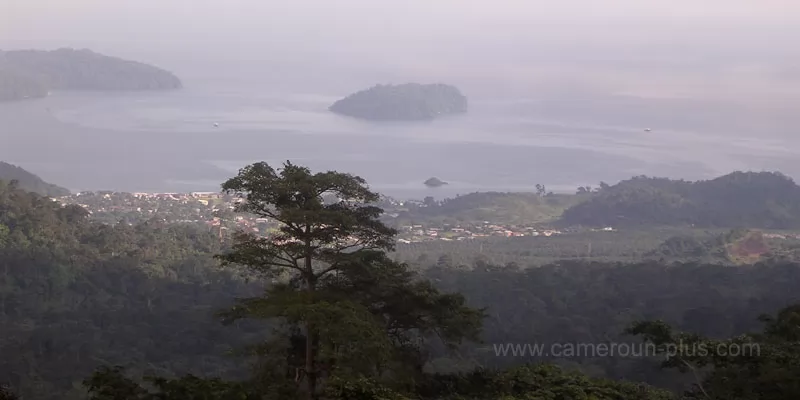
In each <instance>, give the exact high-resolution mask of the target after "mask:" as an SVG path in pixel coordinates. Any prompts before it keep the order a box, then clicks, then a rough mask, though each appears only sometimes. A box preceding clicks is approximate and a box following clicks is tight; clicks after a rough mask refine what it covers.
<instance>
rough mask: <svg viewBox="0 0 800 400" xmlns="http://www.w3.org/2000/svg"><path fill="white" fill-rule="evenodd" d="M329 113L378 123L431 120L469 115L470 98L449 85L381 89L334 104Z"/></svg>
mask: <svg viewBox="0 0 800 400" xmlns="http://www.w3.org/2000/svg"><path fill="white" fill-rule="evenodd" d="M329 110H330V111H332V112H334V113H337V114H342V115H347V116H350V117H355V118H360V119H366V120H375V121H391V120H397V121H414V120H430V119H433V118H436V117H440V116H444V115H448V114H460V113H465V112H466V111H467V98H466V97H465V96H464V95H463V94H461V92H460V91H459V90H458V89H457V88H456V87H454V86H450V85H445V84H428V85H422V84H418V83H406V84H402V85H377V86H373V87H371V88H369V89H366V90H362V91H359V92H356V93H353V94H351V95H349V96H347V97H345V98H343V99H341V100H339V101H337V102H335V103H333V105H331V106H330V107H329Z"/></svg>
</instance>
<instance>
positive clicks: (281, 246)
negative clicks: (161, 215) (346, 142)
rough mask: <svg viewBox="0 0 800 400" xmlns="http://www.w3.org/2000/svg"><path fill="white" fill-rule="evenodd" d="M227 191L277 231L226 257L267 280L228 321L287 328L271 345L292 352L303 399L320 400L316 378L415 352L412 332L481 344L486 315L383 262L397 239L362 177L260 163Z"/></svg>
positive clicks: (245, 240) (243, 239)
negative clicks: (476, 340) (259, 320)
mask: <svg viewBox="0 0 800 400" xmlns="http://www.w3.org/2000/svg"><path fill="white" fill-rule="evenodd" d="M222 188H223V190H224V191H226V192H227V193H228V194H231V195H234V196H237V197H239V198H241V199H243V200H244V201H242V202H241V203H240V204H239V206H238V209H237V211H240V212H248V213H253V214H256V215H259V216H261V217H266V218H270V219H272V220H275V221H277V222H279V223H280V225H281V226H280V229H279V232H278V233H277V234H275V235H273V236H270V237H258V236H255V235H252V234H239V235H237V237H236V238H235V244H234V246H233V249H232V251H231V252H229V253H228V254H225V255H222V256H221V257H220V258H221V259H222V260H223V261H224V264H227V265H241V266H245V267H247V268H248V270H249V271H250V272H252V273H255V274H258V275H260V276H262V277H264V278H267V279H268V281H269V282H270V284H269V285H268V288H267V290H266V292H265V293H264V295H263V296H261V297H258V298H249V299H243V300H241V301H239V304H238V305H237V306H236V307H234V308H233V309H232V310H230V311H229V312H227V313H224V315H225V317H227V318H228V320H235V319H237V318H252V317H256V318H270V319H272V318H277V319H278V320H280V321H281V322H283V323H284V326H285V327H286V329H284V330H283V331H282V332H281V334H279V335H275V336H273V339H277V340H283V343H284V344H285V345H287V346H288V349H287V350H286V351H287V352H288V353H287V355H286V367H287V368H292V367H294V369H295V371H294V374H292V373H291V372H290V373H289V374H288V375H289V376H290V377H292V375H293V378H294V381H295V383H296V385H297V389H298V390H300V391H302V392H304V393H305V397H306V398H308V399H316V398H318V397H319V395H320V393H321V389H322V385H321V381H320V380H321V379H325V378H326V377H330V376H332V375H335V372H341V373H353V374H358V375H361V376H363V375H366V374H371V375H374V376H380V375H381V374H385V372H386V371H385V370H384V369H383V368H382V367H385V366H387V365H388V364H389V362H390V360H391V359H396V358H398V357H401V356H403V355H408V354H409V352H405V351H402V350H409V351H410V350H412V349H413V350H416V351H417V353H416V354H419V351H420V346H419V343H410V342H412V339H411V338H412V336H413V335H412V334H411V332H413V333H414V334H417V335H419V336H420V337H423V336H424V335H426V334H430V333H434V332H435V333H437V334H441V337H442V338H443V339H444V340H445V341H447V342H448V343H450V344H453V343H457V342H459V341H460V340H461V339H462V338H464V337H467V338H471V339H472V338H477V334H478V331H479V327H480V321H481V318H482V315H483V314H482V312H481V311H480V310H472V309H469V308H468V307H466V306H465V305H464V299H463V297H461V296H448V295H443V294H440V293H438V291H436V290H435V289H433V288H432V286H430V285H426V284H424V283H421V282H418V281H416V280H415V279H414V274H413V273H410V271H408V267H407V266H406V265H404V264H397V263H394V262H393V261H391V260H390V259H389V258H388V257H386V254H385V252H387V251H391V250H393V248H394V236H395V235H396V234H397V232H396V231H395V230H394V229H392V228H389V227H387V226H386V225H384V224H383V223H382V222H380V221H379V220H378V217H379V216H380V215H381V213H382V212H383V210H381V209H380V208H378V207H375V206H374V205H371V204H372V203H375V202H377V201H378V200H379V195H378V194H377V193H374V192H372V191H370V190H369V189H368V187H367V185H366V182H365V181H364V179H362V178H360V177H358V176H354V175H350V174H345V173H339V172H334V171H328V172H320V173H315V174H314V173H311V171H310V170H309V169H308V168H305V167H300V166H296V165H293V164H291V163H290V162H287V163H285V164H284V165H283V168H281V169H280V170H275V169H273V168H272V167H270V166H269V165H268V164H266V163H263V162H262V163H256V164H253V165H250V166H247V167H245V168H243V169H242V170H241V171H240V172H239V174H238V176H236V177H234V178H232V179H230V180H228V181H227V182H225V183H224V184H223V186H222ZM325 198H335V199H336V200H335V201H326V200H325ZM375 288H381V289H382V290H381V291H379V292H375V291H374V289H375ZM287 342H288V343H287ZM275 344H276V343H275V342H274V341H271V342H269V343H268V345H267V349H266V350H273V349H272V348H273V347H274V345H275ZM415 345H416V347H415ZM398 349H402V350H398ZM298 353H302V354H298ZM298 356H302V360H303V361H302V363H296V360H297V359H298V358H300V357H298Z"/></svg>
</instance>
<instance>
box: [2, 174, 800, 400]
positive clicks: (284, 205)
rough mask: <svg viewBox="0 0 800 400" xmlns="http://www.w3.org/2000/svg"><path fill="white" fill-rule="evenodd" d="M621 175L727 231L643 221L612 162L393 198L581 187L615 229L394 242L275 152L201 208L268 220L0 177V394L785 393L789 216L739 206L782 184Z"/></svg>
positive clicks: (542, 206) (134, 398) (366, 195)
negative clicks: (40, 187) (592, 181)
mask: <svg viewBox="0 0 800 400" xmlns="http://www.w3.org/2000/svg"><path fill="white" fill-rule="evenodd" d="M0 179H2V176H0ZM634 180H636V181H637V185H642V186H641V190H642V191H648V190H649V191H652V190H654V189H652V187H654V186H658V187H661V188H674V187H678V188H681V189H680V190H667V191H666V192H667V193H677V194H680V195H681V196H682V197H683V198H685V199H691V201H693V202H694V203H695V204H705V202H706V201H709V202H710V201H713V200H714V199H721V198H723V196H724V195H731V194H736V195H737V196H742V198H741V199H739V200H737V201H736V202H734V203H732V204H730V205H729V207H731V209H730V210H729V209H727V208H725V207H728V204H729V203H718V204H717V206H718V207H720V208H721V209H722V210H724V211H723V212H721V213H720V214H715V215H714V217H713V218H709V219H708V220H706V222H707V223H711V222H714V224H715V225H725V226H729V227H731V226H744V227H745V228H747V229H727V228H726V229H724V230H722V231H716V230H713V229H710V228H708V229H700V230H696V229H690V227H689V226H686V225H685V223H686V221H685V220H684V219H682V218H683V217H682V216H683V215H684V214H681V213H675V214H674V216H676V217H678V219H679V222H677V223H672V224H670V223H669V221H662V220H655V223H653V224H650V225H648V224H647V223H645V222H644V221H647V220H648V219H649V220H652V219H653V218H654V217H652V216H649V214H648V212H652V213H656V212H659V211H660V209H658V208H655V209H651V203H650V202H649V201H650V200H648V199H650V198H648V197H642V199H644V200H645V201H644V202H643V203H641V204H639V203H636V202H635V201H632V200H630V199H629V198H628V197H625V196H621V195H620V196H612V194H613V193H618V192H615V191H619V190H622V189H621V187H623V186H626V185H630V183H626V182H627V181H626V182H623V183H620V184H619V185H621V186H618V185H613V186H610V185H605V184H602V185H601V187H600V188H598V189H596V190H595V189H591V188H580V189H578V191H577V193H575V194H570V195H557V194H551V193H548V192H547V191H546V189H544V187H537V191H536V192H535V193H534V192H532V193H526V194H519V193H517V194H509V193H476V194H471V195H465V196H459V197H457V198H455V199H449V200H448V201H442V202H435V201H432V200H431V201H426V202H423V203H422V205H420V206H418V207H417V206H413V207H409V208H408V209H407V210H406V211H404V212H406V213H408V214H409V216H408V217H409V218H417V217H419V218H436V217H445V218H454V219H460V220H462V223H467V222H468V220H469V219H471V218H489V217H491V216H492V215H493V214H492V213H496V212H498V211H497V210H495V209H497V208H500V207H509V210H507V211H505V213H506V214H508V217H509V218H511V215H512V214H513V215H514V218H519V215H522V216H523V217H524V218H530V219H534V218H543V219H547V220H551V221H558V220H559V219H561V218H562V217H561V213H562V212H563V211H564V210H567V211H568V210H570V209H578V210H581V208H579V207H587V206H588V205H590V204H592V203H593V202H595V201H600V200H602V201H603V202H604V203H600V204H608V206H607V207H608V208H609V209H614V208H613V207H614V206H613V205H615V204H620V205H619V206H616V207H618V208H617V209H616V210H621V211H623V212H625V214H624V215H627V216H630V217H631V218H633V217H634V216H635V217H636V218H637V219H639V221H640V222H638V223H637V224H635V225H633V224H632V225H630V228H625V227H623V226H620V230H618V231H616V230H615V231H609V232H605V231H603V232H595V231H587V232H585V233H582V234H575V235H563V236H554V237H520V238H487V239H486V240H478V239H475V240H470V241H462V242H452V243H448V242H437V243H432V244H428V243H422V244H415V245H409V246H395V245H394V239H395V238H396V235H397V234H398V232H397V231H396V230H395V229H394V228H393V227H391V226H389V225H387V224H385V223H384V222H382V221H381V220H380V217H381V216H382V210H381V208H379V207H377V206H376V204H378V203H379V202H381V198H380V196H379V195H378V194H377V193H374V192H371V191H370V190H369V189H368V187H367V186H366V182H365V181H364V180H363V179H361V178H359V177H356V176H353V175H350V174H346V173H340V172H320V173H314V172H312V171H310V170H309V169H307V168H304V167H301V166H297V165H292V164H289V163H287V164H285V165H283V166H282V167H281V168H273V167H271V166H269V165H267V164H266V163H257V164H253V165H249V166H246V167H245V168H243V169H242V170H241V171H240V172H239V174H238V175H236V176H234V177H232V178H231V179H229V180H227V181H226V182H224V183H223V187H222V188H223V190H224V193H225V196H230V197H233V198H235V199H237V200H238V201H234V204H236V206H235V210H233V211H230V212H229V211H227V209H225V210H220V211H224V213H220V214H219V218H217V220H218V221H220V220H225V219H230V220H231V221H238V220H239V218H238V216H241V215H251V214H254V215H257V216H258V217H260V218H261V219H264V220H269V221H271V222H273V223H279V224H280V226H281V228H280V229H279V230H276V231H273V232H272V233H268V234H265V235H259V234H255V233H253V231H252V230H250V231H240V232H238V234H234V233H235V232H229V233H228V234H226V233H225V231H224V230H223V229H222V226H220V225H216V226H214V225H210V226H204V225H199V224H191V223H167V220H166V219H165V218H162V217H161V216H160V215H158V214H157V211H156V212H153V213H152V217H151V218H149V219H144V220H141V221H134V220H128V221H130V222H125V223H116V224H113V223H109V224H105V223H100V222H97V221H95V220H94V219H92V216H91V215H90V214H89V210H87V209H86V208H85V207H84V206H82V205H77V204H71V205H62V204H59V203H58V202H54V201H52V199H50V198H46V197H42V196H40V195H37V194H35V193H31V192H30V191H28V190H25V189H23V188H21V187H20V186H19V185H18V184H17V185H9V184H7V183H5V182H0V260H2V264H0V354H2V357H0V399H3V400H10V399H25V400H39V399H42V400H50V399H52V400H56V399H59V400H61V399H64V400H84V399H91V400H111V399H114V400H156V399H159V400H184V399H192V398H197V399H199V398H202V399H208V400H228V399H233V398H235V399H245V400H263V399H320V400H352V399H359V400H494V399H508V400H523V399H554V400H573V399H592V400H678V399H711V400H785V399H796V398H800V388H799V387H798V386H797V384H796V380H797V376H798V375H800V363H798V362H797V360H798V359H800V347H798V343H799V341H798V338H800V324H798V321H800V305H798V303H800V294H798V292H797V289H796V288H797V287H798V285H800V239H798V238H799V237H800V236H797V234H796V233H794V234H790V233H789V232H784V233H782V234H777V233H774V234H773V233H769V234H768V233H766V232H760V231H759V230H757V229H755V230H754V229H750V228H753V227H751V226H747V224H748V223H751V222H754V221H757V220H758V216H759V215H763V214H764V210H765V209H771V208H770V207H772V206H773V205H774V204H777V203H780V202H782V201H789V200H792V199H794V197H793V196H794V189H792V187H793V186H792V185H793V183H792V182H791V180H789V179H788V178H785V177H783V176H782V175H779V174H760V173H756V174H750V173H741V172H739V173H733V174H730V175H727V176H725V177H721V178H718V179H715V180H710V181H701V182H694V183H681V181H672V180H661V179H654V178H636V179H634ZM714 182H716V183H714ZM723 183H724V184H723ZM687 185H688V186H687ZM694 185H697V186H694ZM537 186H538V185H537ZM637 187H638V186H637ZM689 187H691V188H692V189H686V188H689ZM637 190H638V189H637ZM323 192H328V193H330V194H333V195H335V197H336V198H337V199H340V200H339V201H333V202H326V201H323V199H322V196H321V195H320V194H321V193H323ZM96 197H97V198H104V199H106V200H107V201H108V203H107V204H106V203H103V204H101V205H98V207H100V208H105V209H107V210H106V211H108V212H111V211H113V210H116V209H119V208H120V207H122V206H123V205H124V203H125V202H127V201H131V200H130V199H127V198H126V197H114V196H112V195H111V194H108V193H106V194H101V195H100V196H96ZM184 201H187V202H188V200H184V199H178V200H176V203H178V204H183V203H184ZM84 205H87V204H84ZM622 205H624V207H623V206H622ZM745 206H749V207H745ZM135 207H139V206H135ZM185 207H186V208H194V207H195V206H194V205H190V204H187V205H185ZM593 207H598V206H596V205H595V206H593ZM710 207H711V205H709V206H706V208H705V210H708V209H710ZM159 208H161V207H159ZM632 210H638V214H634V213H633V212H632ZM648 210H649V211H648ZM686 210H689V211H691V210H692V208H687V209H686ZM733 210H740V211H748V212H750V213H752V214H749V213H746V214H745V215H735V214H734V211H733ZM784 210H785V212H787V213H791V212H794V211H793V209H792V208H786V209H784ZM145 214H151V213H147V212H146V213H145ZM227 214H231V215H227ZM564 214H567V213H566V212H565V213H564ZM577 215H585V214H577ZM686 215H690V216H694V215H696V214H693V213H692V212H688V213H687V214H686ZM721 215H725V216H727V217H726V218H730V219H729V220H723V219H721V218H723V217H722V216H721ZM786 217H787V218H788V219H789V220H790V221H791V220H793V218H794V215H792V214H786ZM181 218H184V217H183V216H181ZM695 219H696V220H698V221H699V219H698V218H695ZM600 222H604V221H603V220H601V221H600ZM762 225H763V224H762ZM665 226H668V228H665ZM794 228H795V229H800V225H798V226H795V227H794ZM298 244H303V245H298ZM751 254H756V255H758V256H759V257H758V258H736V259H732V258H731V256H733V257H739V256H740V255H751ZM533 260H549V261H547V262H545V263H544V264H541V263H539V262H533ZM732 265H736V267H735V268H732V267H731V266H732ZM311 288H313V291H312V290H311ZM537 346H542V347H537ZM536 349H539V350H541V351H542V353H538V352H537V351H536ZM688 349H694V350H688ZM698 349H702V351H701V350H698ZM232 352H234V353H233V354H232Z"/></svg>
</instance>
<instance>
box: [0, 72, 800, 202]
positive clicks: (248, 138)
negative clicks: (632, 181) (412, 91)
mask: <svg viewBox="0 0 800 400" xmlns="http://www.w3.org/2000/svg"><path fill="white" fill-rule="evenodd" d="M346 94H348V93H339V92H330V93H328V92H323V93H320V92H319V91H315V90H285V89H284V90H272V89H271V88H270V87H263V86H257V85H249V84H247V83H246V82H241V83H238V84H237V83H231V82H229V81H225V82H222V81H219V82H218V81H213V80H207V81H202V80H196V81H185V88H184V89H182V90H178V91H173V92H136V93H92V92H77V93H76V92H70V93H67V92H55V93H52V94H51V96H50V97H48V98H45V99H36V100H28V101H21V102H13V103H0V160H2V161H5V162H9V163H12V164H16V165H19V166H21V167H23V168H25V169H27V170H29V171H31V172H34V173H36V174H37V175H39V176H40V177H42V178H43V179H45V180H46V181H48V182H52V183H55V184H58V185H60V186H64V187H66V188H68V189H70V190H72V191H84V190H115V191H127V192H190V191H216V190H219V189H220V185H221V184H222V182H224V181H225V180H226V179H228V178H230V177H232V176H235V175H236V173H237V171H238V170H239V169H240V168H242V167H244V166H246V165H248V164H250V163H253V162H258V161H266V162H268V163H270V165H273V166H276V167H279V166H280V165H281V163H283V162H286V161H291V162H293V163H295V164H300V165H305V166H308V167H309V168H311V169H312V170H314V171H322V170H336V171H341V172H348V173H352V174H355V175H359V176H361V177H363V178H365V179H366V180H367V182H368V183H369V185H370V187H371V188H372V189H373V190H375V191H378V192H380V193H382V194H385V195H388V196H392V197H396V198H406V199H408V198H411V199H420V198H423V197H425V196H433V197H435V198H439V199H440V198H446V197H454V196H456V195H459V194H461V195H463V194H467V193H471V192H477V191H533V190H535V186H536V185H537V184H542V185H545V187H546V188H547V190H549V191H553V192H574V191H575V189H576V188H577V187H578V186H587V185H588V186H597V185H598V183H599V182H601V181H603V182H606V183H609V184H613V183H616V182H618V181H620V180H623V179H627V178H630V177H632V176H636V175H648V176H659V177H670V178H682V179H689V180H696V179H710V178H714V177H716V176H719V175H723V174H726V173H729V172H732V171H734V170H759V171H761V170H768V171H781V172H783V173H785V174H787V175H790V176H793V177H800V135H797V134H796V132H794V127H795V126H797V125H796V124H797V123H800V121H798V118H799V117H798V116H797V115H796V113H793V112H790V111H786V110H783V109H781V110H778V109H772V108H769V107H766V108H765V107H764V106H760V107H749V106H748V105H747V104H743V103H741V102H723V101H710V100H698V99H691V98H646V97H637V96H633V95H623V94H602V95H598V94H591V95H581V94H579V93H574V92H570V93H569V94H558V93H552V92H549V93H539V94H538V95H531V96H529V97H521V96H507V97H503V96H494V97H492V96H485V97H481V96H469V94H468V93H467V94H468V97H469V99H470V110H469V112H468V113H467V114H464V115H459V116H451V117H446V118H441V119H438V120H435V121H428V122H398V123H373V122H364V121H359V120H355V119H352V118H347V117H342V116H338V115H334V114H332V113H330V112H328V111H327V107H328V106H329V105H330V104H331V103H332V102H334V101H335V100H337V99H339V98H341V97H343V96H344V95H346ZM430 177H437V178H439V179H441V180H443V181H446V182H448V183H449V184H448V185H446V186H443V187H439V188H428V187H426V186H425V185H423V182H424V181H425V180H426V179H428V178H430Z"/></svg>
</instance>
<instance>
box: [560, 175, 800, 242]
mask: <svg viewBox="0 0 800 400" xmlns="http://www.w3.org/2000/svg"><path fill="white" fill-rule="evenodd" d="M561 223H563V224H567V225H586V226H646V225H681V226H690V225H691V226H695V227H708V228H713V227H729V228H736V227H748V228H764V229H792V228H798V227H800V186H798V185H796V184H795V183H794V181H792V180H791V179H790V178H788V177H786V176H784V175H782V174H780V173H772V172H734V173H731V174H728V175H725V176H721V177H719V178H716V179H711V180H706V181H697V182H688V181H683V180H670V179H666V178H649V177H645V176H640V177H635V178H632V179H629V180H626V181H622V182H620V183H618V184H616V185H613V186H610V187H607V188H604V189H603V190H601V191H600V192H599V193H596V194H593V195H592V198H591V199H589V200H588V201H586V202H583V203H581V204H578V205H575V206H574V207H571V208H569V209H568V210H566V211H565V212H564V215H563V216H562V218H561Z"/></svg>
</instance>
